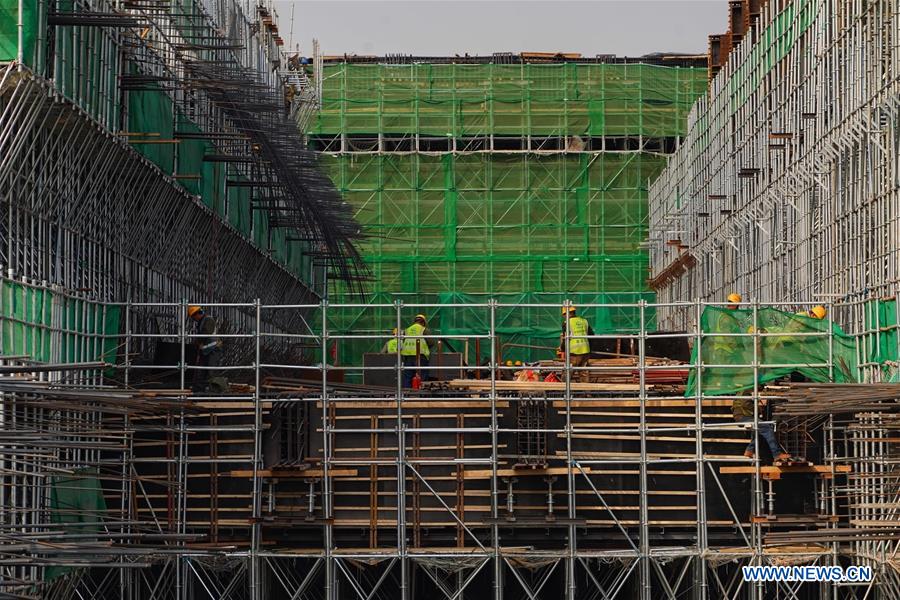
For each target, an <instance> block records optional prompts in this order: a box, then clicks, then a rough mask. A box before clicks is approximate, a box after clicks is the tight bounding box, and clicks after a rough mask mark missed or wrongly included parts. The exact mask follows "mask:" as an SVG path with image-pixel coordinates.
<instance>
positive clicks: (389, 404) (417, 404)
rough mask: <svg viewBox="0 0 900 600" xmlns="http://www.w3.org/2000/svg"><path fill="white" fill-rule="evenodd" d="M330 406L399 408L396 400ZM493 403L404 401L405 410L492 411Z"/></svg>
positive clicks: (502, 405)
mask: <svg viewBox="0 0 900 600" xmlns="http://www.w3.org/2000/svg"><path fill="white" fill-rule="evenodd" d="M328 404H329V406H333V407H335V408H338V409H343V408H376V409H389V408H393V409H396V408H397V402H396V401H395V400H383V401H382V400H366V401H347V402H343V401H340V400H335V401H333V402H329V403H328ZM496 406H497V408H509V402H508V401H505V400H502V401H501V400H498V401H497V402H496ZM316 407H317V408H322V403H321V402H316ZM490 407H491V401H490V399H489V398H484V399H482V400H433V401H421V400H419V401H416V400H410V401H404V402H403V408H487V409H490Z"/></svg>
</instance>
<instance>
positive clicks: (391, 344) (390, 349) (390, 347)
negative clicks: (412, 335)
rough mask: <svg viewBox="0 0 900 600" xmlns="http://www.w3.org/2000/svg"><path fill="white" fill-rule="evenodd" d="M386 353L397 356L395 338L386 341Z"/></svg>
mask: <svg viewBox="0 0 900 600" xmlns="http://www.w3.org/2000/svg"><path fill="white" fill-rule="evenodd" d="M387 353H388V354H397V338H393V339H390V340H388V341H387Z"/></svg>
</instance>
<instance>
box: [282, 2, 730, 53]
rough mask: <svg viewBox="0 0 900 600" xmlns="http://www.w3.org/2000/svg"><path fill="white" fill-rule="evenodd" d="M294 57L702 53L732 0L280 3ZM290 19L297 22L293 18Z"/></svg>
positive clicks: (284, 33) (721, 26) (722, 28)
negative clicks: (317, 50)
mask: <svg viewBox="0 0 900 600" xmlns="http://www.w3.org/2000/svg"><path fill="white" fill-rule="evenodd" d="M275 5H276V11H277V12H278V24H279V30H280V33H281V35H282V36H283V37H284V38H285V41H286V42H287V44H289V45H288V48H291V49H294V48H295V47H296V44H300V50H301V52H302V53H304V54H309V53H310V52H311V41H312V39H313V38H317V39H318V40H319V44H320V47H321V51H322V53H323V54H326V55H328V54H375V55H381V56H383V55H386V54H414V55H418V56H453V55H455V54H465V53H468V54H482V55H484V54H492V53H494V52H521V51H533V52H580V53H581V54H582V55H584V56H594V55H596V54H617V55H619V56H641V55H644V54H649V53H652V52H672V53H691V54H705V53H706V50H707V36H708V35H710V34H713V33H723V32H724V31H725V30H726V29H727V22H728V15H727V8H728V2H727V0H275ZM292 13H293V19H292Z"/></svg>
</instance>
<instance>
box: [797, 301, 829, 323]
mask: <svg viewBox="0 0 900 600" xmlns="http://www.w3.org/2000/svg"><path fill="white" fill-rule="evenodd" d="M797 314H798V315H803V316H804V317H809V318H810V319H819V320H821V319H824V318H825V315H827V314H828V311H827V310H826V309H825V307H824V306H822V305H821V304H820V305H818V306H813V307H812V308H810V309H809V310H801V311H800V312H798V313H797Z"/></svg>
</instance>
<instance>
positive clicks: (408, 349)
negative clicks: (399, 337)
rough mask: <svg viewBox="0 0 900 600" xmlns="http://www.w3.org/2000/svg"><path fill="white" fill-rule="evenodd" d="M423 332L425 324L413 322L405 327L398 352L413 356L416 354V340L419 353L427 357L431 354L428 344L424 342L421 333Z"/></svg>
mask: <svg viewBox="0 0 900 600" xmlns="http://www.w3.org/2000/svg"><path fill="white" fill-rule="evenodd" d="M424 333H425V326H424V325H420V324H418V323H413V324H412V325H410V326H409V327H407V328H406V337H404V338H403V347H402V348H401V349H400V354H402V355H403V356H415V355H416V342H417V341H418V342H419V354H421V355H422V356H424V357H425V358H428V356H429V355H430V354H431V351H430V350H429V349H428V344H427V343H426V340H425V338H423V337H422V335H423V334H424Z"/></svg>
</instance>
